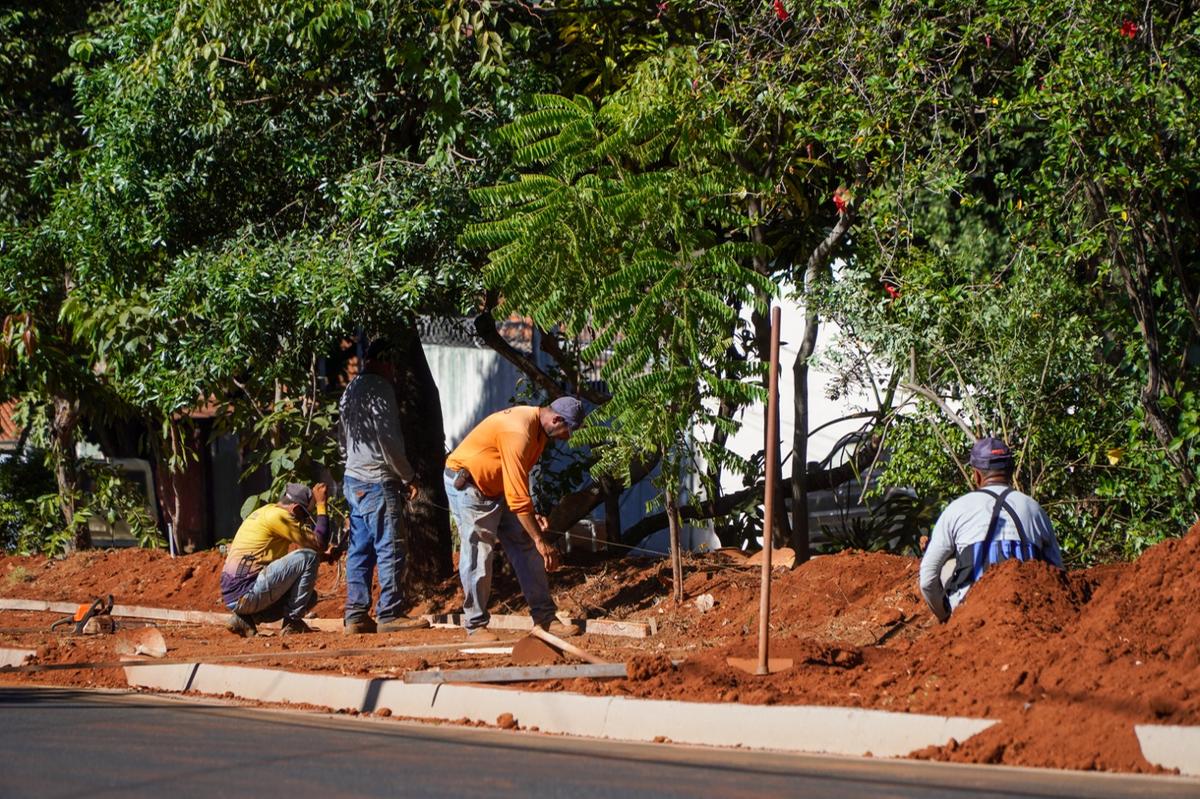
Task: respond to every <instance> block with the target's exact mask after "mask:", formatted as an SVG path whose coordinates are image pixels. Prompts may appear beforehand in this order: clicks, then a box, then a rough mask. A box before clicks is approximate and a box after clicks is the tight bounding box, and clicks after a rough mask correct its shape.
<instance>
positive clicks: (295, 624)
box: [279, 617, 313, 635]
mask: <svg viewBox="0 0 1200 799" xmlns="http://www.w3.org/2000/svg"><path fill="white" fill-rule="evenodd" d="M312 631H313V628H312V627H309V626H308V625H307V624H305V623H304V620H303V619H293V618H290V617H289V618H285V619H284V620H283V630H282V632H280V633H279V634H280V635H300V634H303V633H311V632H312Z"/></svg>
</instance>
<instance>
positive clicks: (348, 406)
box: [338, 339, 429, 634]
mask: <svg viewBox="0 0 1200 799" xmlns="http://www.w3.org/2000/svg"><path fill="white" fill-rule="evenodd" d="M388 353H389V345H388V343H387V341H385V340H383V339H379V340H376V341H374V342H372V343H371V346H370V347H369V348H368V349H367V358H366V363H365V364H364V368H363V371H362V372H361V373H359V374H358V375H357V376H356V377H355V378H354V379H353V380H351V381H350V385H349V386H347V387H346V391H345V393H343V394H342V399H341V402H340V404H339V409H340V420H339V422H338V427H339V444H340V446H341V450H342V455H343V458H344V459H345V466H346V471H345V480H344V482H343V484H342V488H343V491H344V493H345V495H346V502H347V504H348V505H349V509H350V540H349V544H348V548H347V550H346V610H345V614H344V618H343V627H344V630H345V632H346V633H347V634H353V633H373V632H395V631H397V630H410V629H416V628H419V627H428V626H429V622H428V621H426V620H425V619H419V618H411V617H410V616H408V615H407V614H406V612H405V610H406V608H407V602H406V600H405V594H404V574H405V568H406V566H407V560H408V537H407V535H406V531H405V529H404V521H403V515H402V512H403V508H404V503H405V502H406V501H408V500H411V499H413V498H414V497H415V496H416V493H417V484H416V473H415V472H414V470H413V467H412V464H411V463H410V462H409V460H408V455H407V453H406V452H405V449H404V436H403V435H402V434H401V432H400V408H399V405H398V404H397V402H396V386H395V380H396V370H395V366H394V365H393V363H392V361H391V359H390V357H389V355H388ZM375 570H378V572H379V600H378V602H376V604H375V618H374V619H373V618H371V615H370V607H371V581H372V577H373V572H374V571H375Z"/></svg>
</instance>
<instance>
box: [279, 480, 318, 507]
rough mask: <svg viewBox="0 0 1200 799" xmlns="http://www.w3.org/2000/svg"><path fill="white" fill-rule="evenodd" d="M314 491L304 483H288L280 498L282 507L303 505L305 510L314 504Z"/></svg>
mask: <svg viewBox="0 0 1200 799" xmlns="http://www.w3.org/2000/svg"><path fill="white" fill-rule="evenodd" d="M312 498H313V493H312V489H311V488H309V487H308V486H306V485H304V484H303V483H288V484H287V487H286V488H284V489H283V496H281V497H280V498H279V504H280V505H302V506H304V507H305V508H307V507H308V506H309V503H311V502H312Z"/></svg>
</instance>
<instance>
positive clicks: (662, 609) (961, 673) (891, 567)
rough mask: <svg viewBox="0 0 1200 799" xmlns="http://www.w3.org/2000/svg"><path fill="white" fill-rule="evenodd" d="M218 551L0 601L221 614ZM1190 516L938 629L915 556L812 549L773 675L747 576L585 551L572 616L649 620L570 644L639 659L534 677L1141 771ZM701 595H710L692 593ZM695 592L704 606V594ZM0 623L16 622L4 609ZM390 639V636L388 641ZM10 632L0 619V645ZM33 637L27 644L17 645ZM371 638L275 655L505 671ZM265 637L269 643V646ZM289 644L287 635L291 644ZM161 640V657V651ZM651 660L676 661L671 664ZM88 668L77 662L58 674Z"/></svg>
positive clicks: (1173, 700)
mask: <svg viewBox="0 0 1200 799" xmlns="http://www.w3.org/2000/svg"><path fill="white" fill-rule="evenodd" d="M220 565H221V558H220V557H219V555H217V554H216V553H201V554H197V555H190V556H187V557H183V558H177V559H174V560H172V559H170V558H169V557H167V556H166V555H165V554H163V553H158V552H148V551H140V550H126V551H112V552H98V553H84V554H81V555H78V556H75V557H73V558H69V559H67V560H65V561H46V560H44V559H40V558H11V557H10V558H0V596H6V597H36V598H40V599H51V600H69V601H72V602H81V601H85V600H87V599H89V598H90V597H92V596H95V595H99V594H107V593H112V594H114V595H115V596H116V599H117V601H118V602H120V603H123V604H141V605H150V606H159V607H173V608H191V609H198V610H220V609H221V608H220V603H219V600H218V575H219V571H220ZM1198 565H1200V525H1198V526H1197V527H1195V528H1193V529H1192V530H1191V532H1189V533H1188V535H1187V536H1185V537H1184V538H1181V539H1178V540H1174V541H1169V542H1166V543H1163V544H1161V545H1159V546H1157V547H1154V548H1153V549H1151V550H1149V551H1148V552H1146V553H1145V554H1144V555H1143V556H1142V557H1141V558H1140V559H1139V560H1137V561H1136V562H1134V563H1131V564H1124V565H1116V566H1105V567H1100V568H1096V569H1090V570H1083V571H1074V572H1068V573H1062V572H1059V571H1057V570H1055V569H1052V568H1049V567H1047V566H1045V565H1042V564H1036V563H1033V564H1020V563H1017V562H1009V563H1005V564H1002V565H1001V566H999V567H996V568H994V569H992V570H991V571H989V572H988V573H987V574H986V575H985V576H984V578H983V579H982V580H981V581H980V583H979V584H978V585H977V586H975V588H974V589H972V592H971V595H970V596H969V597H968V599H967V600H966V602H964V604H963V605H962V606H961V607H960V608H959V610H958V611H957V612H956V613H955V615H954V616H953V617H952V619H951V620H950V622H949V623H947V624H944V625H941V624H938V623H937V622H936V621H935V620H934V619H933V617H932V616H931V615H930V614H929V613H928V611H927V610H926V609H925V607H924V605H923V603H922V601H921V598H920V594H919V592H918V590H917V585H916V581H917V561H916V560H914V559H912V558H902V557H897V556H892V555H884V554H877V553H864V552H846V553H842V554H839V555H834V556H829V557H821V558H817V559H815V560H813V561H811V562H809V563H806V564H804V565H802V566H801V567H799V568H797V569H795V570H793V571H790V572H777V574H776V577H775V579H774V581H773V583H772V600H773V601H772V616H771V628H772V649H771V654H772V656H774V657H792V658H793V659H794V660H795V661H796V665H795V667H794V668H792V669H791V670H789V671H786V672H782V673H778V674H774V675H771V676H769V677H755V676H751V675H748V674H745V673H742V672H739V671H736V670H734V669H731V668H730V667H729V666H728V665H727V664H726V662H725V658H726V657H727V656H742V657H746V656H753V655H754V654H755V651H756V642H757V638H756V635H757V625H758V590H759V589H758V573H757V570H751V569H745V568H739V567H738V566H736V565H734V564H733V563H731V562H729V561H726V560H722V559H720V558H718V557H716V556H709V557H707V558H695V559H692V560H690V561H689V563H688V566H687V573H688V577H687V584H686V587H687V595H688V600H687V601H685V602H684V603H682V604H680V605H678V606H676V605H673V604H672V603H671V602H669V601H668V600H667V599H666V597H667V596H668V593H669V591H668V586H669V571H667V570H666V569H665V568H664V565H663V564H661V563H647V562H636V561H628V560H626V561H612V560H608V561H605V560H597V561H594V562H592V563H589V564H584V565H575V566H571V567H568V568H566V569H564V570H562V571H561V572H558V573H556V574H555V575H554V576H553V577H552V584H553V587H554V589H555V592H556V597H557V599H558V601H559V604H560V607H561V608H563V609H564V610H567V611H569V612H570V613H572V614H573V615H576V616H589V617H597V616H608V617H614V618H651V617H652V618H655V619H657V620H658V624H659V629H660V633H659V635H657V636H655V637H653V638H650V639H643V640H631V639H613V638H599V637H596V636H588V637H585V638H584V639H581V644H582V645H583V646H585V647H587V648H589V649H591V650H593V651H596V652H597V653H599V654H604V655H605V656H607V657H610V658H613V659H618V658H623V659H625V660H626V661H633V662H635V664H643V665H645V664H647V663H649V664H657V665H655V666H654V667H653V668H650V667H641V666H639V667H638V668H635V669H633V670H632V672H631V673H632V674H633V675H634V678H630V679H624V680H615V681H584V680H575V681H569V682H566V683H550V684H547V683H539V684H537V685H533V686H530V687H533V688H537V689H541V690H556V689H568V690H573V691H580V692H586V693H614V694H622V695H630V696H641V697H654V698H673V699H686V700H691V701H723V702H743V703H755V704H776V703H786V704H827V705H845V706H858V707H872V708H880V709H887V710H899V711H909V712H923V713H942V714H952V715H966V716H973V717H988V718H997V719H1000V721H1001V723H1000V724H998V725H996V726H994V727H993V728H991V729H989V730H987V731H985V732H983V733H981V734H980V735H977V736H975V737H974V738H971V739H970V740H967V741H961V742H958V741H954V742H951V743H950V744H949V745H947V746H943V747H935V748H931V749H927V750H923V751H921V752H918V753H915V756H918V757H925V758H934V759H942V760H956V761H964V762H988V763H1007V764H1012V765H1030V766H1049V767H1059V768H1078V769H1108V770H1118V771H1154V770H1155V768H1154V767H1153V766H1151V765H1150V764H1149V763H1148V762H1146V761H1145V759H1144V758H1143V757H1142V756H1141V753H1140V750H1139V748H1138V744H1137V740H1136V738H1135V736H1134V733H1133V725H1134V724H1143V723H1163V724H1187V725H1194V724H1200V614H1197V613H1196V608H1197V607H1198V606H1200V569H1198V568H1197V566H1198ZM318 590H319V591H321V593H322V595H323V598H322V601H321V604H320V605H318V610H319V612H320V615H322V616H332V617H337V616H339V615H340V613H341V607H342V603H343V602H344V586H342V585H340V584H339V583H338V581H337V579H336V576H335V571H334V569H332V568H331V567H325V566H323V567H322V574H321V579H320V581H319V583H318ZM423 594H424V595H423V596H422V597H421V600H420V601H419V602H418V603H416V609H417V610H422V611H428V610H433V611H446V610H457V608H458V605H459V603H460V602H461V593H460V592H459V591H458V589H457V585H456V581H455V579H454V578H450V579H448V580H447V581H445V582H444V583H442V584H441V585H439V586H436V587H434V588H433V589H430V590H427V591H425V592H423ZM705 594H708V595H711V597H712V600H713V604H712V607H711V609H708V610H706V611H702V610H701V609H700V608H699V607H698V605H697V603H696V602H695V599H696V598H697V597H700V596H703V595H705ZM701 604H706V603H701ZM524 610H525V606H524V603H523V601H522V600H521V597H520V593H519V590H518V589H517V586H516V584H515V581H514V580H513V579H512V578H511V575H507V574H504V573H501V574H499V575H498V576H497V581H496V590H495V599H494V602H493V611H494V612H524ZM0 626H3V627H14V626H16V625H15V624H14V622H13V614H0ZM455 635H457V634H456V633H455V632H454V631H445V630H433V631H428V632H426V633H421V634H415V633H409V634H400V635H398V636H393V637H389V641H388V643H390V644H392V645H397V644H408V643H427V642H444V641H448V640H453V638H454V636H455ZM391 638H395V640H390V639H391ZM6 640H7V641H8V642H9V643H8V644H7V645H14V643H12V642H13V641H14V640H15V639H13V638H11V637H10V638H8V639H5V638H4V637H3V634H2V633H0V645H5V641H6ZM23 640H24V641H25V643H26V644H27V643H28V638H25V639H23ZM372 640H373V639H371V638H370V637H367V636H355V637H350V638H347V637H343V636H340V635H336V634H320V635H315V636H312V637H310V638H306V639H305V642H304V644H302V645H303V646H305V647H318V648H321V649H326V648H328V650H329V653H330V657H329V658H328V659H327V660H320V659H316V660H307V659H306V660H303V661H298V660H294V661H283V660H281V661H280V662H279V663H280V665H282V666H284V667H287V668H298V669H309V670H317V671H330V672H334V673H354V674H390V675H395V674H398V673H402V671H403V670H404V669H406V668H414V667H426V666H428V665H430V664H433V663H438V664H441V665H446V666H465V667H470V666H482V665H503V664H500V663H496V662H493V661H486V660H470V659H464V658H463V657H461V656H454V657H450V658H443V659H439V658H438V657H437V656H434V655H422V656H421V657H419V658H417V657H410V658H404V657H400V656H395V655H391V656H384V655H382V654H381V655H378V656H373V657H366V658H363V657H359V656H341V655H339V654H338V652H339V651H341V650H344V649H346V648H348V647H363V646H369V645H371V641H372ZM60 643H61V645H60V646H57V647H55V646H50V645H53V644H54V642H49V644H48V648H47V650H46V651H45V653H44V654H45V655H46V659H47V660H54V661H59V662H65V661H70V660H72V659H79V657H80V656H81V655H85V654H92V655H97V656H98V654H99V652H98V651H97V652H91V651H90V650H92V649H96V648H97V647H99V646H101V644H99V643H90V642H88V643H81V642H78V641H61V639H60ZM172 644H173V647H174V648H175V649H176V650H177V651H179V652H184V653H188V656H190V654H191V653H196V654H200V653H208V654H214V655H216V654H228V653H232V652H266V653H269V652H271V651H278V649H279V647H280V645H281V644H282V642H281V641H279V639H275V642H274V643H272V642H271V641H270V640H266V641H264V640H261V639H260V640H258V641H246V642H244V641H241V640H240V639H233V638H231V637H228V636H227V634H225V633H224V632H223V631H221V630H218V629H211V628H210V629H204V628H191V629H189V630H183V629H180V630H178V631H177V632H176V633H175V634H174V636H173V640H172ZM271 646H274V647H276V649H275V650H270V649H268V647H271ZM291 646H301V644H299V643H295V644H291ZM173 654H174V653H173ZM663 655H668V656H669V657H670V658H674V659H676V660H679V659H682V660H683V661H684V662H683V665H682V666H680V667H678V668H671V667H669V666H664V665H663V664H664V663H669V660H668V659H667V658H663V657H662V656H663ZM59 674H61V675H64V679H65V675H76V674H77V675H78V679H79V680H80V681H83V680H85V679H96V677H95V675H89V674H87V673H85V672H78V673H77V672H62V673H59Z"/></svg>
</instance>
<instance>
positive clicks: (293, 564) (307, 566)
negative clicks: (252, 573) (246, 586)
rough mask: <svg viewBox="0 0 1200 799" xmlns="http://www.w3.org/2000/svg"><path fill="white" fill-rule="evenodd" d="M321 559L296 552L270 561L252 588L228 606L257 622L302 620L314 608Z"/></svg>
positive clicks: (310, 554) (305, 551)
mask: <svg viewBox="0 0 1200 799" xmlns="http://www.w3.org/2000/svg"><path fill="white" fill-rule="evenodd" d="M320 563H321V558H320V556H319V555H317V553H316V552H314V551H312V550H311V549H297V550H294V551H292V552H289V553H288V554H286V555H284V556H283V557H282V558H280V559H279V560H275V561H271V562H270V563H268V564H267V566H266V568H264V569H263V570H262V571H260V572H259V573H258V579H256V580H255V581H254V586H253V587H252V588H251V589H250V590H249V591H247V592H246V593H244V594H242V596H241V597H240V598H239V599H238V601H237V602H235V603H233V604H232V605H230V606H229V609H230V610H236V611H237V612H238V613H241V614H242V615H245V616H250V617H251V618H253V619H254V621H256V622H268V621H279V620H280V619H282V618H284V617H287V618H292V619H301V618H304V614H305V613H307V612H308V610H309V608H311V607H312V606H313V605H315V604H317V592H316V590H315V589H316V585H317V566H318V565H320Z"/></svg>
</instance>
